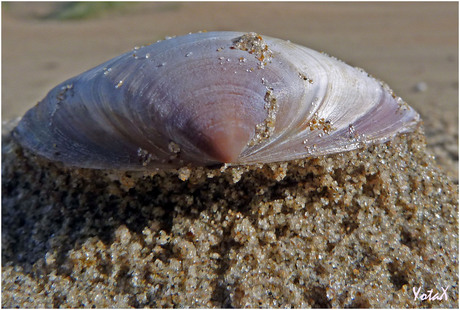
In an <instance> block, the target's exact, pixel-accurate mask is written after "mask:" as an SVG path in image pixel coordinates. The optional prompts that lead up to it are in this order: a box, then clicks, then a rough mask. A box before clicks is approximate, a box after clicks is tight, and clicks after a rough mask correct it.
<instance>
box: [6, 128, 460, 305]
mask: <svg viewBox="0 0 460 310" xmlns="http://www.w3.org/2000/svg"><path fill="white" fill-rule="evenodd" d="M2 153H3V162H2V165H3V167H2V174H3V183H2V194H3V200H2V229H3V231H2V232H3V234H2V267H3V268H2V306H3V307H227V306H233V307H453V308H455V307H458V258H457V253H458V234H457V232H458V208H457V204H458V188H457V186H456V185H454V184H453V183H452V182H451V181H450V179H448V178H447V177H445V176H444V175H443V174H442V173H441V172H440V171H439V170H438V168H437V167H436V166H435V165H434V161H433V158H432V157H431V156H429V155H427V153H426V150H425V140H424V136H423V134H422V133H421V132H420V131H419V132H416V133H414V134H410V135H402V136H401V137H398V138H397V139H395V140H394V141H393V142H389V143H386V144H382V145H379V146H373V147H369V148H366V149H363V150H357V151H352V152H348V153H343V154H337V155H332V156H325V157H319V158H312V159H305V160H297V161H292V162H288V163H281V164H270V165H260V166H250V167H224V168H222V169H215V170H210V169H204V168H183V169H180V170H178V171H172V172H164V171H163V172H157V173H152V174H151V175H147V176H139V175H137V174H130V173H114V172H107V171H93V170H87V169H66V168H63V167H61V166H60V165H59V164H53V163H49V162H47V161H46V160H43V159H39V158H36V157H34V156H33V155H31V154H29V153H28V152H27V151H25V150H23V149H22V148H20V147H19V146H18V145H17V144H15V142H14V141H13V140H12V139H11V137H10V136H8V135H7V136H5V137H4V141H3V145H2ZM183 180H185V181H183ZM420 286H421V287H422V290H425V291H428V290H429V289H434V290H441V287H446V286H447V287H449V289H448V300H447V301H444V300H443V301H437V302H431V303H427V302H426V301H420V300H415V301H414V296H413V293H412V288H413V287H420Z"/></svg>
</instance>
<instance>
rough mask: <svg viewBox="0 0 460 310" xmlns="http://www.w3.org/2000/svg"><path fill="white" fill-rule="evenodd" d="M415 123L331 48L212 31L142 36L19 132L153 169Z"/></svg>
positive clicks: (393, 131) (245, 158)
mask: <svg viewBox="0 0 460 310" xmlns="http://www.w3.org/2000/svg"><path fill="white" fill-rule="evenodd" d="M418 122H419V115H418V114H417V112H415V111H414V110H413V109H412V108H411V107H409V106H408V105H407V104H406V103H405V102H404V101H403V100H402V99H401V98H399V97H397V96H395V95H394V93H393V92H392V91H391V89H389V87H388V86H386V85H385V84H384V83H382V82H380V81H378V80H376V79H374V78H373V77H371V76H369V75H368V74H367V73H366V72H364V71H363V70H361V69H358V68H353V67H351V66H349V65H347V64H345V63H343V62H341V61H340V60H337V59H336V58H334V57H331V56H328V55H326V54H324V53H319V52H316V51H314V50H311V49H309V48H306V47H303V46H300V45H296V44H294V43H291V42H289V41H284V40H280V39H275V38H270V37H266V36H264V37H262V36H260V35H258V34H255V33H239V32H209V33H196V34H189V35H186V36H182V37H176V38H171V39H167V40H164V41H159V42H157V43H155V44H152V45H149V46H143V47H139V48H138V47H136V48H134V50H133V51H131V52H128V53H125V54H123V55H121V56H119V57H116V58H114V59H112V60H109V61H107V62H105V63H103V64H101V65H99V66H97V67H95V68H93V69H90V70H89V71H86V72H84V73H82V74H80V75H78V76H76V77H74V78H71V79H69V80H67V81H65V82H63V83H62V84H60V85H58V86H56V87H55V88H54V89H52V90H51V91H50V92H49V93H48V95H47V96H46V97H45V98H44V99H43V100H42V101H41V102H39V103H38V105H36V106H35V107H34V108H32V109H31V110H29V111H28V112H27V113H26V114H25V116H24V117H23V119H22V120H21V122H20V123H19V124H18V126H17V128H16V130H15V136H16V137H17V138H18V140H19V142H20V143H21V144H22V145H23V146H24V147H26V148H28V149H30V150H32V151H34V152H35V153H38V154H39V155H42V156H44V157H47V158H48V159H51V160H55V161H61V162H63V163H65V164H67V165H70V166H77V167H87V168H112V169H122V170H148V169H152V168H167V167H180V166H183V165H188V164H191V165H195V166H209V165H215V164H220V163H229V164H233V165H238V164H254V163H268V162H277V161H287V160H292V159H298V158H303V157H307V156H318V155H325V154H331V153H337V152H343V151H349V150H353V149H356V148H359V147H362V146H364V145H368V144H372V143H381V142H385V141H387V140H389V139H391V138H392V137H394V136H395V135H397V134H399V133H404V132H410V131H411V130H413V128H414V126H415V125H416V124H417V123H418Z"/></svg>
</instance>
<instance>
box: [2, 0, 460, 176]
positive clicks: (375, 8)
mask: <svg viewBox="0 0 460 310" xmlns="http://www.w3.org/2000/svg"><path fill="white" fill-rule="evenodd" d="M52 7H53V6H52V5H46V4H31V3H22V4H21V3H15V4H11V5H9V6H7V7H6V9H5V6H4V10H3V16H2V17H3V25H2V26H3V33H2V35H3V36H2V54H3V59H2V60H3V62H2V65H3V66H2V70H3V71H2V73H3V79H2V120H8V119H11V118H14V117H18V116H21V115H22V114H23V113H24V112H25V111H27V110H28V109H29V108H30V107H32V106H33V105H34V104H36V103H37V102H38V101H39V100H41V99H42V98H43V97H44V96H45V95H46V93H47V92H48V91H49V90H50V89H51V88H52V87H54V86H55V85H57V84H58V83H60V82H62V81H64V80H65V79H67V78H70V77H72V76H74V75H77V74H79V73H81V72H83V71H84V70H87V69H89V68H91V67H93V66H96V65H98V64H100V63H102V62H103V61H105V60H108V59H110V58H112V57H115V56H117V55H119V54H121V53H123V52H126V51H129V50H131V48H133V47H134V46H139V45H143V44H149V43H153V42H155V41H156V40H158V39H163V38H164V37H165V36H171V35H183V34H186V33H189V32H196V31H200V30H208V31H211V30H240V31H255V32H258V33H261V34H265V35H269V36H272V37H279V38H283V39H289V40H291V41H293V42H295V43H298V44H302V45H305V46H308V47H310V48H313V49H316V50H320V51H324V52H326V53H328V54H330V55H333V56H335V57H338V58H339V59H341V60H343V61H345V62H347V63H348V64H350V65H353V66H358V67H361V68H364V69H365V70H366V71H367V72H368V73H370V74H372V75H373V76H375V77H377V78H379V79H381V80H383V81H385V82H386V83H388V84H389V85H390V86H391V88H392V89H393V90H394V91H395V93H396V94H397V95H398V96H401V97H402V98H403V99H404V100H405V101H406V102H408V103H409V104H410V105H411V106H413V107H414V108H415V109H416V110H417V111H419V113H420V114H421V116H422V118H423V119H424V121H425V128H426V135H427V142H428V150H429V151H430V152H432V153H433V154H435V155H436V158H437V162H438V163H439V164H440V165H441V166H442V167H443V168H444V170H445V171H446V173H447V174H448V175H449V176H450V177H451V178H453V179H454V181H455V182H458V177H457V174H458V100H457V99H458V70H457V68H458V47H457V46H458V31H457V30H458V13H457V12H458V10H457V4H456V3H352V4H347V3H289V4H285V3H153V4H152V3H143V4H137V5H136V4H130V5H129V6H128V8H126V9H124V10H121V11H114V12H108V13H106V14H104V15H102V16H101V17H98V18H94V19H88V20H81V21H56V20H43V19H40V17H41V16H45V15H46V14H48V13H49V12H50V11H51V8H52ZM419 83H424V84H425V85H426V90H423V89H425V87H423V84H421V85H422V87H417V85H419ZM417 88H418V89H419V90H417ZM420 90H422V91H420Z"/></svg>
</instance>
